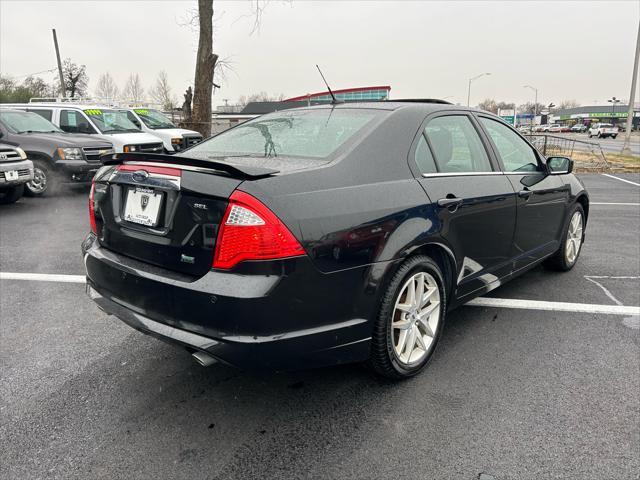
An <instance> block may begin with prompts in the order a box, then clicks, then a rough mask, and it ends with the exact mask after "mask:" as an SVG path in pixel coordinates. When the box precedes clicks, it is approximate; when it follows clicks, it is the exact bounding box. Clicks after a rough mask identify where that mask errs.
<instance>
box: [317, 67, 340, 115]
mask: <svg viewBox="0 0 640 480" xmlns="http://www.w3.org/2000/svg"><path fill="white" fill-rule="evenodd" d="M316 68H317V69H318V72H320V76H321V77H322V81H323V82H324V84H325V85H326V86H327V90H329V95H331V98H332V100H331V105H337V104H338V103H344V102H342V101H341V100H338V99H336V96H335V95H334V94H333V92H332V91H331V87H330V86H329V84H328V83H327V79H326V78H324V75H323V74H322V70H320V67H319V66H318V64H317V63H316Z"/></svg>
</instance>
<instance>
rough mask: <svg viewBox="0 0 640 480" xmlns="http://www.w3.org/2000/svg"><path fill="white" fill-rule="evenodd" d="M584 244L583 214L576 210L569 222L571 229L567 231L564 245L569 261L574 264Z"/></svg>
mask: <svg viewBox="0 0 640 480" xmlns="http://www.w3.org/2000/svg"><path fill="white" fill-rule="evenodd" d="M581 244H582V214H581V213H580V212H579V211H576V212H574V214H573V216H572V217H571V222H569V231H568V232H567V240H566V243H565V247H564V252H565V256H566V259H567V263H569V264H572V263H573V262H575V261H576V258H578V253H579V252H580V245H581Z"/></svg>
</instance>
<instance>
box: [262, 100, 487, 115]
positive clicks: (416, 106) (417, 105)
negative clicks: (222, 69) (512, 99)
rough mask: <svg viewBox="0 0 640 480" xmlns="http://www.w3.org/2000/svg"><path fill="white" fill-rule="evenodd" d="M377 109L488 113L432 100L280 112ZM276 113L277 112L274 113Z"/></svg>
mask: <svg viewBox="0 0 640 480" xmlns="http://www.w3.org/2000/svg"><path fill="white" fill-rule="evenodd" d="M328 108H329V109H333V108H335V109H377V110H399V109H412V110H417V111H424V112H425V113H429V112H435V111H441V110H452V111H465V112H469V111H471V112H478V113H488V114H490V115H492V114H491V113H490V112H485V111H483V110H478V109H474V108H469V107H462V106H458V105H452V104H450V103H447V102H444V103H443V102H442V101H430V100H413V99H410V100H385V101H377V102H376V101H373V102H370V101H369V102H368V101H362V102H357V101H356V102H344V103H336V104H331V103H324V104H322V105H311V106H305V107H297V108H290V109H287V110H280V111H279V112H291V111H294V110H322V109H328ZM274 113H276V112H274Z"/></svg>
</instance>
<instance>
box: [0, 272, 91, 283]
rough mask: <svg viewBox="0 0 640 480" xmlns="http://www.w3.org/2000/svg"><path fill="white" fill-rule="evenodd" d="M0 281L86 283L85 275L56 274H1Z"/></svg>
mask: <svg viewBox="0 0 640 480" xmlns="http://www.w3.org/2000/svg"><path fill="white" fill-rule="evenodd" d="M0 280H31V281H35V282H61V283H84V282H85V278H84V275H59V274H55V273H14V272H0Z"/></svg>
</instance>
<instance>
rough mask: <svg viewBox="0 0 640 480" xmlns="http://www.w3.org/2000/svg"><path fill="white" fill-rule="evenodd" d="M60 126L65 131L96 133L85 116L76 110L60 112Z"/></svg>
mask: <svg viewBox="0 0 640 480" xmlns="http://www.w3.org/2000/svg"><path fill="white" fill-rule="evenodd" d="M60 128H61V129H62V130H64V131H65V132H67V133H96V132H95V130H94V129H93V127H92V126H91V124H90V123H89V121H88V120H87V118H86V117H85V116H84V115H83V114H82V113H81V112H78V111H77V110H62V111H61V112H60Z"/></svg>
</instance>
